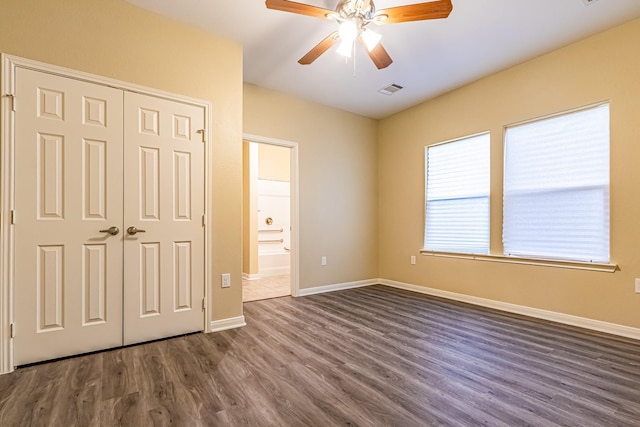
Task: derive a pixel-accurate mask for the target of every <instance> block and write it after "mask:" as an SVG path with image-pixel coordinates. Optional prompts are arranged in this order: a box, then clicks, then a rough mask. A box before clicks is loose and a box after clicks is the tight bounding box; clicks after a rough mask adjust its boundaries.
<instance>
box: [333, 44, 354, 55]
mask: <svg viewBox="0 0 640 427" xmlns="http://www.w3.org/2000/svg"><path fill="white" fill-rule="evenodd" d="M352 50H353V41H347V40H342V43H340V46H338V48H337V49H336V52H338V53H339V54H340V55H342V56H345V57H347V58H351V51H352Z"/></svg>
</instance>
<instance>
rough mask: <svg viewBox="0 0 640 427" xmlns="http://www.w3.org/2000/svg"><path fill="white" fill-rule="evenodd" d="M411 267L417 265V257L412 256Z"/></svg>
mask: <svg viewBox="0 0 640 427" xmlns="http://www.w3.org/2000/svg"><path fill="white" fill-rule="evenodd" d="M411 265H416V256H415V255H411Z"/></svg>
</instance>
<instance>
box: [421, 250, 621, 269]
mask: <svg viewBox="0 0 640 427" xmlns="http://www.w3.org/2000/svg"><path fill="white" fill-rule="evenodd" d="M420 254H421V255H423V256H432V257H436V258H457V259H466V260H473V261H489V262H499V263H504V264H522V265H533V266H541V267H555V268H569V269H573V270H587V271H598V272H602V273H614V272H616V271H618V270H619V267H618V264H609V263H597V262H580V261H562V260H557V259H544V258H519V257H510V256H505V255H494V254H464V253H458V252H437V251H428V250H424V249H421V250H420Z"/></svg>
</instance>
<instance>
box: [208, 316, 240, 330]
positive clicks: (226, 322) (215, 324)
mask: <svg viewBox="0 0 640 427" xmlns="http://www.w3.org/2000/svg"><path fill="white" fill-rule="evenodd" d="M243 326H247V323H246V322H245V321H244V316H238V317H230V318H228V319H221V320H212V321H211V332H220V331H226V330H227V329H235V328H241V327H243Z"/></svg>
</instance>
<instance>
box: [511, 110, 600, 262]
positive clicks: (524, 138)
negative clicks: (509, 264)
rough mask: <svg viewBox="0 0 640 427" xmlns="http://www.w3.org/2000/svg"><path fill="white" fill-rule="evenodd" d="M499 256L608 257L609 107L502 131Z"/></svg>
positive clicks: (579, 259) (589, 258) (583, 258)
mask: <svg viewBox="0 0 640 427" xmlns="http://www.w3.org/2000/svg"><path fill="white" fill-rule="evenodd" d="M503 221H504V224H503V244H504V253H505V255H509V256H522V257H539V258H551V259H566V260H577V261H587V262H609V105H608V104H605V105H599V106H597V107H593V108H589V109H585V110H581V111H577V112H572V113H568V114H564V115H561V116H556V117H552V118H548V119H543V120H538V121H535V122H530V123H526V124H523V125H518V126H513V127H509V128H507V131H506V135H505V171H504V215H503Z"/></svg>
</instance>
